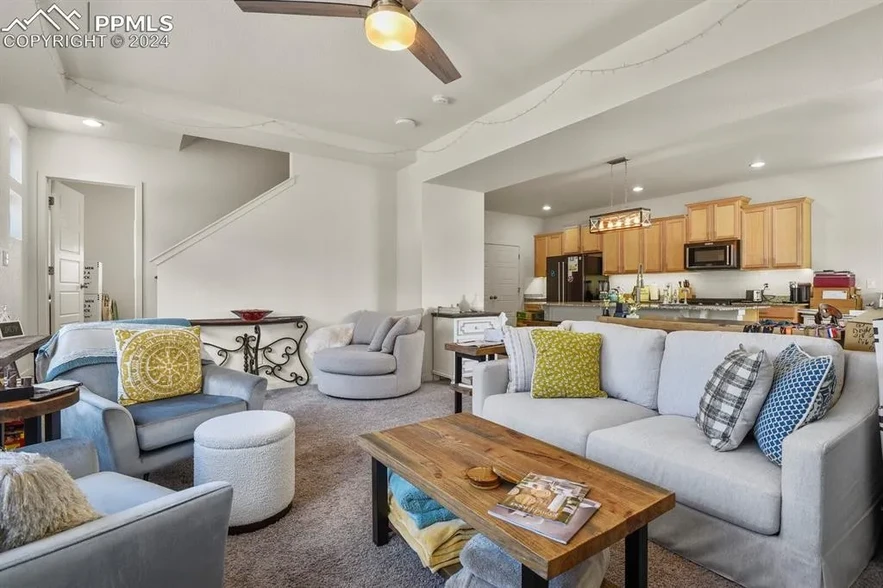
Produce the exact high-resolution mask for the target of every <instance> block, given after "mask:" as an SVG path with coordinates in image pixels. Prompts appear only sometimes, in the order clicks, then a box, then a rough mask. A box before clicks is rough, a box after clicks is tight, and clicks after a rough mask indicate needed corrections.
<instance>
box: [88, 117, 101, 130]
mask: <svg viewBox="0 0 883 588" xmlns="http://www.w3.org/2000/svg"><path fill="white" fill-rule="evenodd" d="M83 124H84V125H86V126H87V127H91V128H93V129H97V128H100V127H103V126H104V123H103V122H101V121H97V120H95V119H94V118H84V119H83Z"/></svg>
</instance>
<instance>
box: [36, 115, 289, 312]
mask: <svg viewBox="0 0 883 588" xmlns="http://www.w3.org/2000/svg"><path fill="white" fill-rule="evenodd" d="M30 154H31V162H30V169H31V170H32V177H36V176H37V174H40V175H42V176H46V177H57V178H66V179H71V180H81V181H88V182H105V183H110V184H120V185H127V186H135V185H138V184H143V190H144V204H143V230H144V247H143V258H144V274H143V277H144V280H143V282H144V283H143V290H144V315H145V316H154V315H155V314H156V311H157V306H156V286H155V280H154V275H155V273H154V270H153V268H152V267H151V266H150V264H149V263H148V260H150V259H151V258H153V257H155V256H156V255H157V254H159V253H161V252H162V251H164V250H166V249H168V248H169V247H171V246H172V245H174V244H175V243H177V242H179V241H181V240H182V239H184V238H186V237H188V236H189V235H191V234H192V233H194V232H196V231H198V230H200V229H202V228H203V227H205V226H206V225H208V224H210V223H212V222H213V221H215V220H217V219H218V218H220V217H221V216H223V215H225V214H227V213H228V212H230V211H232V210H233V209H235V208H237V207H239V206H240V205H242V204H244V203H245V202H247V201H249V200H251V199H253V198H255V197H256V196H258V195H259V194H262V193H263V192H265V191H267V190H268V189H270V188H272V187H273V186H275V185H277V184H279V183H280V182H282V181H283V180H285V179H286V178H288V174H289V160H288V154H287V153H281V152H277V151H268V150H265V149H256V148H253V147H244V146H241V145H233V144H230V143H222V142H219V141H210V140H199V141H196V142H195V143H193V144H192V145H190V146H189V147H187V148H186V149H184V150H183V151H177V150H169V149H161V148H156V147H148V146H143V145H135V144H131V143H123V142H120V141H109V140H104V139H100V138H95V137H89V136H84V135H72V134H67V133H56V132H53V131H47V130H42V129H35V130H33V131H32V133H31V141H30ZM41 190H45V187H44V186H31V187H30V189H29V191H30V194H31V197H32V198H34V199H35V201H37V202H38V212H39V211H40V210H41V209H40V201H39V200H38V199H37V194H40V193H42V192H41ZM43 210H45V207H44V208H43ZM291 222H292V223H296V222H297V221H296V219H291ZM32 286H33V288H34V290H36V275H34V276H32Z"/></svg>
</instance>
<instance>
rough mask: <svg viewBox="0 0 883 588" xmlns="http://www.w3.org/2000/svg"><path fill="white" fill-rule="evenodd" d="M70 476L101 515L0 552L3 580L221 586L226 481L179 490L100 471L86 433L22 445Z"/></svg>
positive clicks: (110, 586)
mask: <svg viewBox="0 0 883 588" xmlns="http://www.w3.org/2000/svg"><path fill="white" fill-rule="evenodd" d="M25 450H26V451H29V452H35V453H40V454H42V455H46V456H47V457H51V458H52V459H55V460H56V461H58V462H61V463H62V465H64V466H65V467H66V468H67V470H68V472H69V473H70V474H71V476H72V477H74V478H75V479H76V481H77V485H79V487H80V489H81V490H83V493H84V494H85V495H86V497H87V498H88V499H89V502H90V503H91V504H92V507H93V508H95V510H97V511H98V512H100V513H101V514H103V515H105V516H103V517H102V518H100V519H97V520H95V521H92V522H90V523H86V524H84V525H80V526H79V527H75V528H73V529H69V530H67V531H64V532H62V533H58V534H57V535H53V536H51V537H47V538H45V539H40V540H39V541H35V542H33V543H29V544H28V545H25V546H22V547H19V548H16V549H11V550H9V551H6V552H3V553H0V586H22V587H24V586H40V587H41V588H72V587H80V586H83V587H85V586H88V587H89V588H120V587H123V586H125V587H126V588H155V587H157V586H162V587H163V588H221V587H222V586H223V584H224V551H225V543H226V539H227V524H228V521H229V519H230V506H231V504H232V501H233V489H232V487H231V486H230V485H229V484H227V483H226V482H214V483H211V484H203V485H201V486H197V487H196V488H190V489H188V490H183V491H181V492H174V491H172V490H169V489H167V488H163V487H161V486H157V485H156V484H151V483H149V482H145V481H143V480H138V479H136V478H130V477H128V476H123V475H121V474H116V473H113V472H100V473H99V472H98V455H97V453H96V451H95V448H94V446H92V444H91V443H90V442H88V441H81V440H72V439H63V440H60V441H50V442H48V443H43V444H40V445H34V446H30V447H27V448H26V449H25Z"/></svg>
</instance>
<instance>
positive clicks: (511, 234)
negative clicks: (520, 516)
mask: <svg viewBox="0 0 883 588" xmlns="http://www.w3.org/2000/svg"><path fill="white" fill-rule="evenodd" d="M542 232H543V219H541V218H538V217H535V216H522V215H520V214H506V213H505V212H494V211H492V210H488V211H485V213H484V242H485V243H493V244H495V245H515V246H517V247H518V249H519V251H520V253H521V292H522V294H523V293H524V289H525V288H526V287H527V285H528V284H529V283H530V282H531V280H532V279H533V277H534V276H533V270H534V267H533V262H534V259H533V257H534V255H533V254H534V246H533V237H534V235H537V234H539V233H542Z"/></svg>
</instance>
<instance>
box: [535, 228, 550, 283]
mask: <svg viewBox="0 0 883 588" xmlns="http://www.w3.org/2000/svg"><path fill="white" fill-rule="evenodd" d="M548 256H549V238H548V237H547V236H546V235H534V238H533V275H534V277H535V278H542V277H545V275H546V258H547V257H548Z"/></svg>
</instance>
